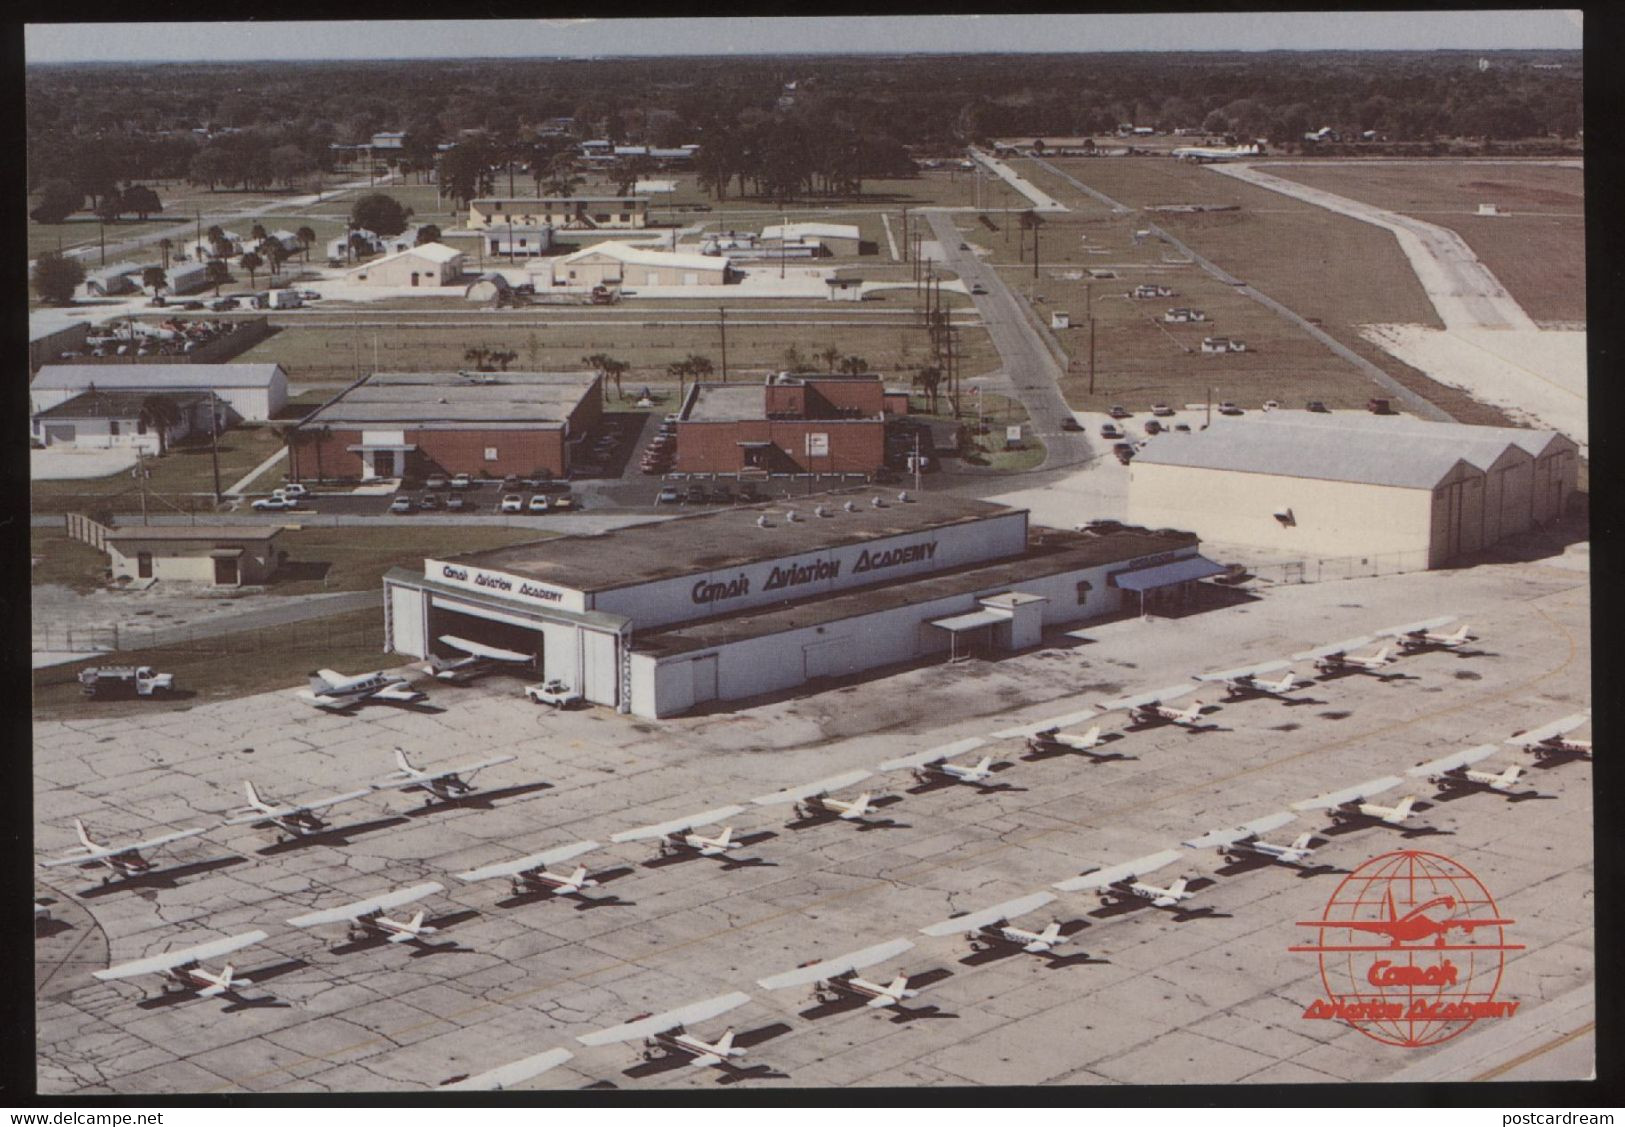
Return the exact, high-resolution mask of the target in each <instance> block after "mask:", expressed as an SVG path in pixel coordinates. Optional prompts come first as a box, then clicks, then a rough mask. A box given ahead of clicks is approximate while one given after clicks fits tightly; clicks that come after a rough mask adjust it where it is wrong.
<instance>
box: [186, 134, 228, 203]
mask: <svg viewBox="0 0 1625 1127" xmlns="http://www.w3.org/2000/svg"><path fill="white" fill-rule="evenodd" d="M231 175H232V161H231V158H230V157H229V156H227V155H226V151H225V150H224V149H221V148H218V147H216V146H214V145H210V146H209V147H208V148H206V149H200V150H199V151H198V154H197V156H195V157H193V158H192V161H191V163H190V164H189V165H187V168H186V179H187V180H188V181H189V182H190V183H193V184H207V185H208V186H209V191H211V192H212V191H214V190H215V189H216V186H217V185H219V184H221V183H225V182H227V180H228V178H229V177H230V176H231Z"/></svg>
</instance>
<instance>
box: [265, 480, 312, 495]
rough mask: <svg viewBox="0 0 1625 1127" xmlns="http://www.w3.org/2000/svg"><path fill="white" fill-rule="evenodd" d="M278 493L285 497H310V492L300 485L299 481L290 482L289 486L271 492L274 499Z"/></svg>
mask: <svg viewBox="0 0 1625 1127" xmlns="http://www.w3.org/2000/svg"><path fill="white" fill-rule="evenodd" d="M278 493H280V494H282V495H283V496H284V497H308V496H310V490H308V489H306V488H305V487H304V486H303V485H300V484H299V483H298V482H297V481H295V482H290V483H289V484H287V485H284V486H283V487H282V488H281V489H274V490H272V491H271V495H272V496H273V497H274V496H275V495H276V494H278Z"/></svg>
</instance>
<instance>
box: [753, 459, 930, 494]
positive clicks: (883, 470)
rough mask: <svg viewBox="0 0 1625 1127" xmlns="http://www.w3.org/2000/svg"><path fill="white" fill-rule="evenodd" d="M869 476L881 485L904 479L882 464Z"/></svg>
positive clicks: (892, 483)
mask: <svg viewBox="0 0 1625 1127" xmlns="http://www.w3.org/2000/svg"><path fill="white" fill-rule="evenodd" d="M869 477H870V478H871V479H872V480H874V481H876V482H878V483H879V484H881V485H894V484H896V483H897V482H899V481H902V480H903V475H902V474H900V473H898V472H897V471H896V470H894V469H892V468H891V467H890V466H881V467H880V468H879V469H878V470H876V471H875V472H874V473H872V474H870V475H869ZM741 496H742V495H741Z"/></svg>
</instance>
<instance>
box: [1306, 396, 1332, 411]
mask: <svg viewBox="0 0 1625 1127" xmlns="http://www.w3.org/2000/svg"><path fill="white" fill-rule="evenodd" d="M1309 410H1311V411H1314V412H1316V413H1317V414H1321V415H1325V414H1330V411H1331V409H1330V408H1328V407H1327V406H1326V404H1324V403H1322V402H1321V401H1320V400H1318V399H1311V400H1310V401H1309Z"/></svg>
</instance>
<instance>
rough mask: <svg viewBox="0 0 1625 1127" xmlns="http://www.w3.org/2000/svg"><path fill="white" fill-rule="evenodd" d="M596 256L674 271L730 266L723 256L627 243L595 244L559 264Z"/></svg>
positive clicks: (717, 268)
mask: <svg viewBox="0 0 1625 1127" xmlns="http://www.w3.org/2000/svg"><path fill="white" fill-rule="evenodd" d="M595 254H603V255H608V256H609V257H610V258H613V259H616V260H618V261H620V262H626V263H631V264H632V265H634V266H665V267H668V268H670V269H673V270H726V269H728V266H729V265H730V264H729V262H728V259H727V258H726V257H725V256H723V257H719V256H717V255H707V254H681V253H678V252H675V251H666V250H646V249H644V248H643V247H633V246H627V245H626V244H625V243H618V242H609V241H605V242H602V243H594V244H593V245H592V246H590V247H583V248H582V249H581V250H578V251H576V252H575V253H574V254H567V255H565V256H564V257H563V258H561V259H559V262H560V263H561V264H562V263H566V262H580V261H581V260H583V259H585V258H590V257H591V256H592V255H595Z"/></svg>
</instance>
